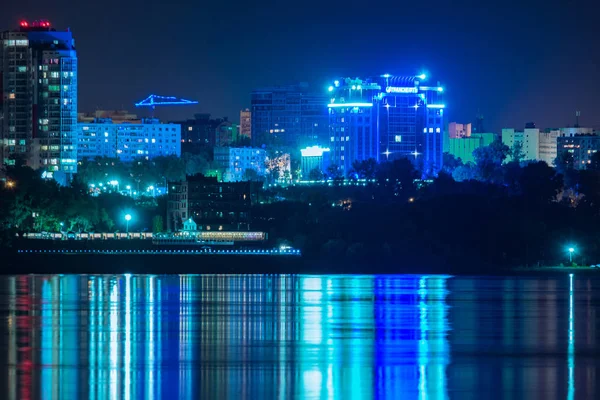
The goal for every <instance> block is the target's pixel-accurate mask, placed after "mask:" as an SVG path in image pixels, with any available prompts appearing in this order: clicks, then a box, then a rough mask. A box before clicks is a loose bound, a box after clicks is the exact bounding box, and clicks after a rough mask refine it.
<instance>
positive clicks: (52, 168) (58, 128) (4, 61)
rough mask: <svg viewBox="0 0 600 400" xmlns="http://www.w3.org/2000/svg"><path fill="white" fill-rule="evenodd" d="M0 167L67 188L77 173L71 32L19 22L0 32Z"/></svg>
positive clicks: (74, 55) (47, 24) (42, 23)
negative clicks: (17, 168) (21, 164)
mask: <svg viewBox="0 0 600 400" xmlns="http://www.w3.org/2000/svg"><path fill="white" fill-rule="evenodd" d="M0 92H2V93H0V163H2V164H6V165H14V164H15V162H16V160H17V159H22V160H23V161H25V162H26V163H27V165H28V166H30V167H32V168H34V169H41V170H43V171H44V172H45V173H46V174H45V176H47V177H50V176H53V177H54V178H55V179H56V180H57V181H58V182H60V183H62V184H66V183H67V182H68V181H69V180H70V179H71V177H72V175H73V174H75V173H76V172H77V52H76V50H75V40H74V39H73V34H72V33H71V31H70V30H66V31H57V30H55V29H53V28H52V27H51V24H50V22H48V21H46V20H41V21H34V22H31V23H29V22H27V21H21V22H20V25H19V29H15V30H10V31H5V32H1V33H0Z"/></svg>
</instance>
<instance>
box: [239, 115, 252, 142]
mask: <svg viewBox="0 0 600 400" xmlns="http://www.w3.org/2000/svg"><path fill="white" fill-rule="evenodd" d="M240 135H242V136H244V137H247V138H252V111H250V109H248V108H246V109H245V110H242V111H240Z"/></svg>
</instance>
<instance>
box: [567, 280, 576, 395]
mask: <svg viewBox="0 0 600 400" xmlns="http://www.w3.org/2000/svg"><path fill="white" fill-rule="evenodd" d="M574 320H575V316H574V307H573V274H569V349H568V361H567V363H568V367H569V382H568V392H567V399H568V400H573V399H574V398H575V327H574V324H575V321H574Z"/></svg>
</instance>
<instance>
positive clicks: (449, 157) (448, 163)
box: [442, 153, 464, 175]
mask: <svg viewBox="0 0 600 400" xmlns="http://www.w3.org/2000/svg"><path fill="white" fill-rule="evenodd" d="M442 159H443V164H444V166H443V170H444V172H446V173H448V174H450V175H452V174H453V173H454V170H456V168H458V167H461V166H463V165H464V164H463V162H462V160H461V159H460V158H459V157H456V156H455V155H454V154H450V153H444V154H443V155H442Z"/></svg>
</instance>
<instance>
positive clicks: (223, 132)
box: [215, 121, 239, 146]
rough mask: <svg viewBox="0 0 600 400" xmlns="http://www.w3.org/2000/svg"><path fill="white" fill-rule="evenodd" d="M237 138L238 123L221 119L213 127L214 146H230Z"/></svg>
mask: <svg viewBox="0 0 600 400" xmlns="http://www.w3.org/2000/svg"><path fill="white" fill-rule="evenodd" d="M238 140H239V125H236V124H232V123H231V122H229V121H223V122H221V123H220V124H219V125H217V128H216V129H215V146H231V145H232V144H234V143H236V142H237V141H238Z"/></svg>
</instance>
